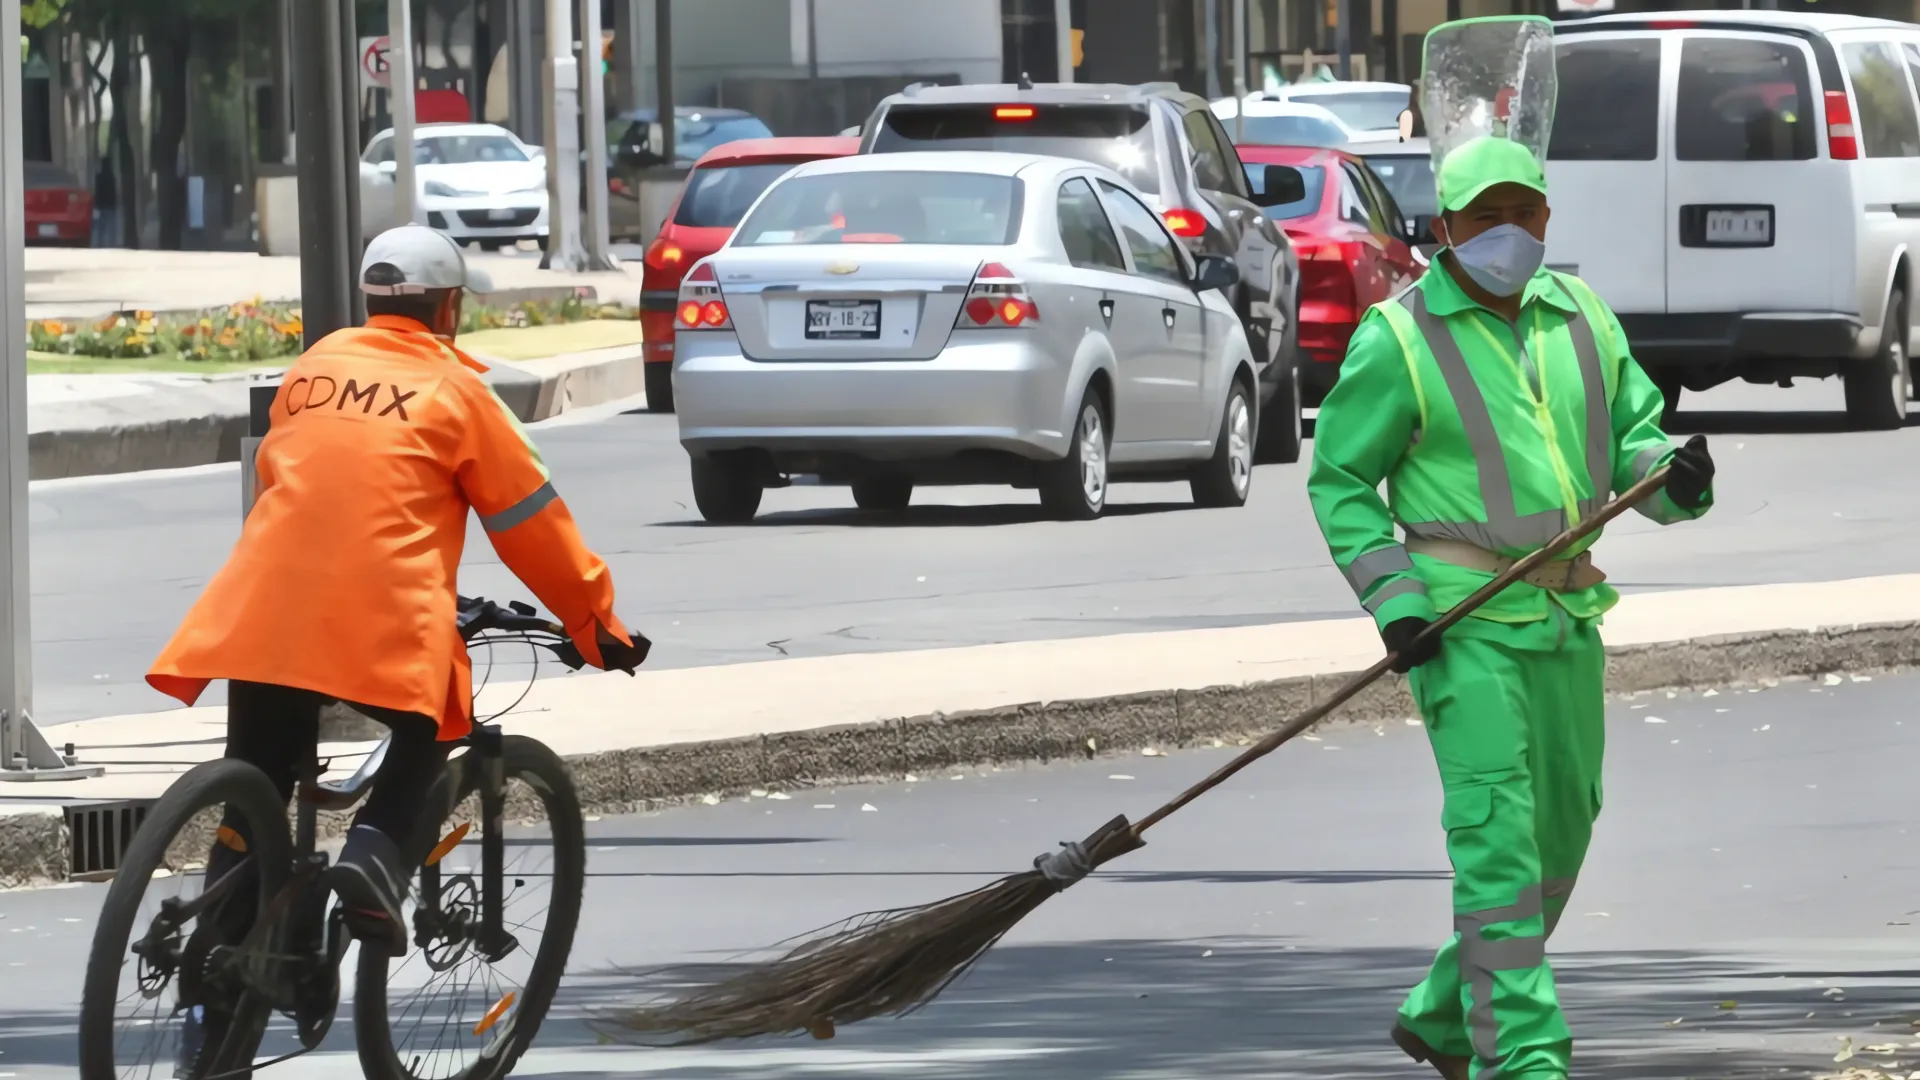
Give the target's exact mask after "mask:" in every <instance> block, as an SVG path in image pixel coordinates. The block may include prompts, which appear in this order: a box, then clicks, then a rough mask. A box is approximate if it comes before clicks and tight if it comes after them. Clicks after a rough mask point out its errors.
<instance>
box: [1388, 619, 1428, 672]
mask: <svg viewBox="0 0 1920 1080" xmlns="http://www.w3.org/2000/svg"><path fill="white" fill-rule="evenodd" d="M1431 625H1432V623H1430V622H1428V621H1427V620H1426V619H1422V618H1420V617H1418V616H1408V617H1407V618H1404V619H1395V620H1393V621H1392V622H1390V623H1388V624H1387V625H1386V626H1384V627H1382V628H1381V630H1380V640H1381V641H1383V642H1385V643H1386V646H1387V651H1388V652H1390V653H1392V654H1393V665H1392V667H1393V670H1394V671H1396V672H1398V673H1400V674H1402V675H1405V674H1406V673H1407V672H1409V671H1412V670H1413V669H1414V668H1417V667H1419V666H1420V665H1421V664H1424V663H1426V662H1427V661H1429V660H1431V659H1433V658H1434V657H1435V656H1438V655H1439V653H1440V635H1439V634H1432V635H1429V636H1428V637H1427V639H1426V640H1425V641H1422V642H1420V643H1418V644H1415V643H1414V640H1413V639H1414V638H1416V637H1418V636H1419V635H1420V631H1422V630H1425V629H1426V628H1427V627H1428V626H1431Z"/></svg>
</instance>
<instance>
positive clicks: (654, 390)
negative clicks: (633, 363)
mask: <svg viewBox="0 0 1920 1080" xmlns="http://www.w3.org/2000/svg"><path fill="white" fill-rule="evenodd" d="M645 366H646V386H645V389H646V391H647V411H648V412H672V411H673V365H672V364H671V363H667V362H664V361H648V362H647V364H646V365H645Z"/></svg>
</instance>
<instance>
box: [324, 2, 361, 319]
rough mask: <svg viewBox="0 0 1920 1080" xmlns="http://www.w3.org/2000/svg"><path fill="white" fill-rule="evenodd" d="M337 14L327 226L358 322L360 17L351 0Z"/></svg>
mask: <svg viewBox="0 0 1920 1080" xmlns="http://www.w3.org/2000/svg"><path fill="white" fill-rule="evenodd" d="M336 2H337V4H338V5H339V6H338V12H339V17H340V48H339V49H338V50H337V51H335V52H334V54H333V55H334V56H335V57H337V58H338V63H337V65H336V66H337V67H338V68H339V69H340V84H339V90H340V97H339V102H340V104H339V112H337V113H336V114H335V120H334V125H333V126H334V128H335V130H336V131H338V133H339V134H338V135H337V138H339V140H340V146H339V148H338V150H336V151H335V152H336V153H338V154H339V155H340V157H339V158H338V159H337V160H338V169H339V173H340V181H341V183H340V202H341V208H342V213H341V215H340V216H339V217H337V218H335V219H334V225H333V227H332V228H331V229H330V230H329V231H330V232H332V234H333V236H334V237H335V241H334V242H335V243H337V244H339V245H340V248H341V253H340V259H341V289H342V290H343V291H344V292H345V293H346V296H347V319H348V322H349V324H350V325H353V326H358V325H360V324H361V323H363V322H365V321H366V319H367V305H366V298H365V297H364V296H362V295H361V294H360V290H359V289H357V288H355V287H354V285H355V282H354V276H355V273H356V272H357V271H358V270H359V269H360V252H361V250H362V245H361V242H360V17H359V10H358V5H357V4H356V3H355V2H354V0H336Z"/></svg>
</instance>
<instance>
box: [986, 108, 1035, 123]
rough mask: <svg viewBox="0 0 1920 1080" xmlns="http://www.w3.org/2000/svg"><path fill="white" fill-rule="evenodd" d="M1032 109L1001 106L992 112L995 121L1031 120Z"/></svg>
mask: <svg viewBox="0 0 1920 1080" xmlns="http://www.w3.org/2000/svg"><path fill="white" fill-rule="evenodd" d="M1033 116H1034V108H1033V106H1031V105H1002V106H1000V107H999V108H997V109H995V110H993V118H994V119H995V120H1031V119H1033Z"/></svg>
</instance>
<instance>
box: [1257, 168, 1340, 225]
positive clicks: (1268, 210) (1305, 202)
mask: <svg viewBox="0 0 1920 1080" xmlns="http://www.w3.org/2000/svg"><path fill="white" fill-rule="evenodd" d="M1242 168H1244V169H1246V171H1247V183H1248V184H1249V185H1251V186H1252V187H1253V193H1254V194H1255V195H1256V196H1258V195H1264V194H1266V192H1267V187H1266V179H1267V177H1266V171H1267V167H1266V165H1265V164H1263V163H1259V162H1253V161H1249V162H1246V163H1244V164H1243V165H1242ZM1294 168H1296V169H1298V170H1299V172H1300V179H1301V180H1302V181H1304V186H1305V188H1306V194H1304V195H1302V196H1301V197H1300V198H1299V199H1297V200H1295V201H1293V202H1289V203H1281V204H1280V205H1278V206H1263V207H1261V208H1260V212H1261V213H1263V214H1265V215H1267V216H1268V217H1270V218H1272V219H1273V220H1275V221H1287V220H1289V219H1292V218H1303V217H1312V216H1313V215H1314V214H1315V213H1317V212H1319V210H1320V196H1321V194H1322V193H1323V192H1325V191H1326V189H1327V170H1325V169H1323V168H1321V167H1320V166H1318V165H1296V166H1294Z"/></svg>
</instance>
